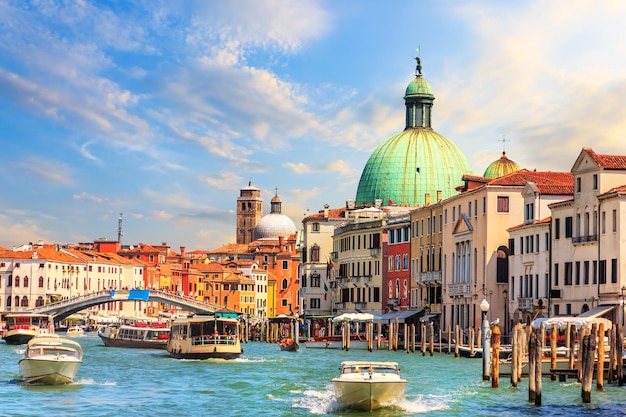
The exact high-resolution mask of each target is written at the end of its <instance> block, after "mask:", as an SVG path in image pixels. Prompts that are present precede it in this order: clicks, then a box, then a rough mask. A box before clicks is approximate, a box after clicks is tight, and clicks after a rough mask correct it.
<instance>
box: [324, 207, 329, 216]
mask: <svg viewBox="0 0 626 417" xmlns="http://www.w3.org/2000/svg"><path fill="white" fill-rule="evenodd" d="M328 207H329V206H328V204H324V218H325V219H327V218H328Z"/></svg>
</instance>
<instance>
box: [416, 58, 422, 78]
mask: <svg viewBox="0 0 626 417" xmlns="http://www.w3.org/2000/svg"><path fill="white" fill-rule="evenodd" d="M415 61H417V66H416V67H415V72H416V75H418V74H419V75H422V61H421V60H420V57H419V56H416V57H415Z"/></svg>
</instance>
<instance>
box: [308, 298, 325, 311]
mask: <svg viewBox="0 0 626 417" xmlns="http://www.w3.org/2000/svg"><path fill="white" fill-rule="evenodd" d="M310 301H311V303H310V304H309V308H310V309H314V310H317V309H320V308H321V306H322V303H321V302H320V299H319V298H311V300H310Z"/></svg>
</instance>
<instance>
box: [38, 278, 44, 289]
mask: <svg viewBox="0 0 626 417" xmlns="http://www.w3.org/2000/svg"><path fill="white" fill-rule="evenodd" d="M39 288H43V277H39Z"/></svg>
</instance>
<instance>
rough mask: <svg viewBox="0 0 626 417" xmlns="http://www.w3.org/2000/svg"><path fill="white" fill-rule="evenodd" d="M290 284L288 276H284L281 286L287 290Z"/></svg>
mask: <svg viewBox="0 0 626 417" xmlns="http://www.w3.org/2000/svg"><path fill="white" fill-rule="evenodd" d="M288 286H289V280H288V279H287V278H283V281H282V285H281V288H282V289H283V290H286V289H287V287H288Z"/></svg>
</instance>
